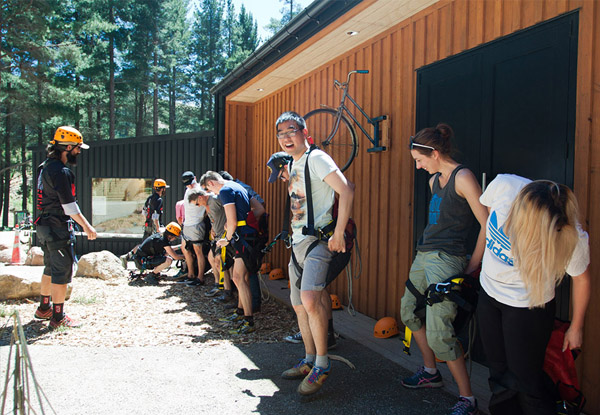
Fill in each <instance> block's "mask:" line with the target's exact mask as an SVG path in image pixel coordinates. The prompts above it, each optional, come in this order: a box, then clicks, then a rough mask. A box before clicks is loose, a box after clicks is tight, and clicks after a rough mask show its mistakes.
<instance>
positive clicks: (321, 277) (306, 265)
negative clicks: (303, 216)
mask: <svg viewBox="0 0 600 415" xmlns="http://www.w3.org/2000/svg"><path fill="white" fill-rule="evenodd" d="M315 240H316V237H314V236H307V237H306V238H304V239H303V240H302V241H300V242H298V243H297V244H293V245H292V249H293V250H294V255H295V256H296V260H297V261H298V265H300V267H302V268H303V269H304V272H302V274H300V270H298V269H297V268H296V265H295V264H294V260H293V259H291V258H290V263H289V265H288V272H289V276H290V301H291V303H292V305H294V306H296V305H301V304H302V301H301V299H300V292H301V291H322V290H323V289H324V288H325V286H326V285H327V272H328V271H329V263H330V262H331V258H332V257H333V253H332V252H331V251H330V250H329V248H328V247H327V244H326V243H319V244H317V245H316V246H315V247H314V248H313V249H312V250H311V251H310V252H309V253H308V255H307V254H306V251H307V250H308V248H309V246H310V245H311V244H312V243H313V242H314V241H315ZM300 277H302V281H301V282H300V289H298V287H297V285H296V283H297V281H298V279H299V278H300Z"/></svg>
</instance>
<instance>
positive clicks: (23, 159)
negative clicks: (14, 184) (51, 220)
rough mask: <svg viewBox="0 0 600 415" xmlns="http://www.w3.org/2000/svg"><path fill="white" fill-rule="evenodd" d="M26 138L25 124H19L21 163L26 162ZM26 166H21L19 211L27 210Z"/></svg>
mask: <svg viewBox="0 0 600 415" xmlns="http://www.w3.org/2000/svg"><path fill="white" fill-rule="evenodd" d="M26 143H27V136H26V131H25V123H24V122H22V123H21V162H26V161H27V144H26ZM27 176H28V175H27V165H26V164H23V165H22V166H21V177H22V178H23V188H22V189H23V197H22V199H21V210H25V211H29V210H28V209H27V201H28V199H29V186H28V185H27Z"/></svg>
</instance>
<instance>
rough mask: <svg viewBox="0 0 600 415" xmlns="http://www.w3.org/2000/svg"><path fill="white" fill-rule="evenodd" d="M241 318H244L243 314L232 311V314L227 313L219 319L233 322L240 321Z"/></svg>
mask: <svg viewBox="0 0 600 415" xmlns="http://www.w3.org/2000/svg"><path fill="white" fill-rule="evenodd" d="M243 319H244V316H243V315H241V314H238V313H233V314H230V315H228V316H227V317H223V318H220V319H219V321H225V322H229V323H233V322H236V321H242V320H243Z"/></svg>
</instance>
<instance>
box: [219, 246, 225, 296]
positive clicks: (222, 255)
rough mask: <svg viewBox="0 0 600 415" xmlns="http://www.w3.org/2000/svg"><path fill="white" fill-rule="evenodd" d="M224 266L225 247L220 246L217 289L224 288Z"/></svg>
mask: <svg viewBox="0 0 600 415" xmlns="http://www.w3.org/2000/svg"><path fill="white" fill-rule="evenodd" d="M224 266H225V247H224V246H223V247H221V269H220V270H219V290H222V289H223V288H224V284H225V271H224V270H223V267H224Z"/></svg>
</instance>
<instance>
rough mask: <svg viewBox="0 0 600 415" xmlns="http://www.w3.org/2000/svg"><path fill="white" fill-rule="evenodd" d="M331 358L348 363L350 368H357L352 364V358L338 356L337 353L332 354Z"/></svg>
mask: <svg viewBox="0 0 600 415" xmlns="http://www.w3.org/2000/svg"><path fill="white" fill-rule="evenodd" d="M329 358H330V359H331V360H337V361H338V362H342V363H345V364H347V365H348V367H349V368H350V369H356V366H354V364H352V362H351V361H350V360H348V359H346V358H345V357H342V356H338V355H336V354H330V355H329Z"/></svg>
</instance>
